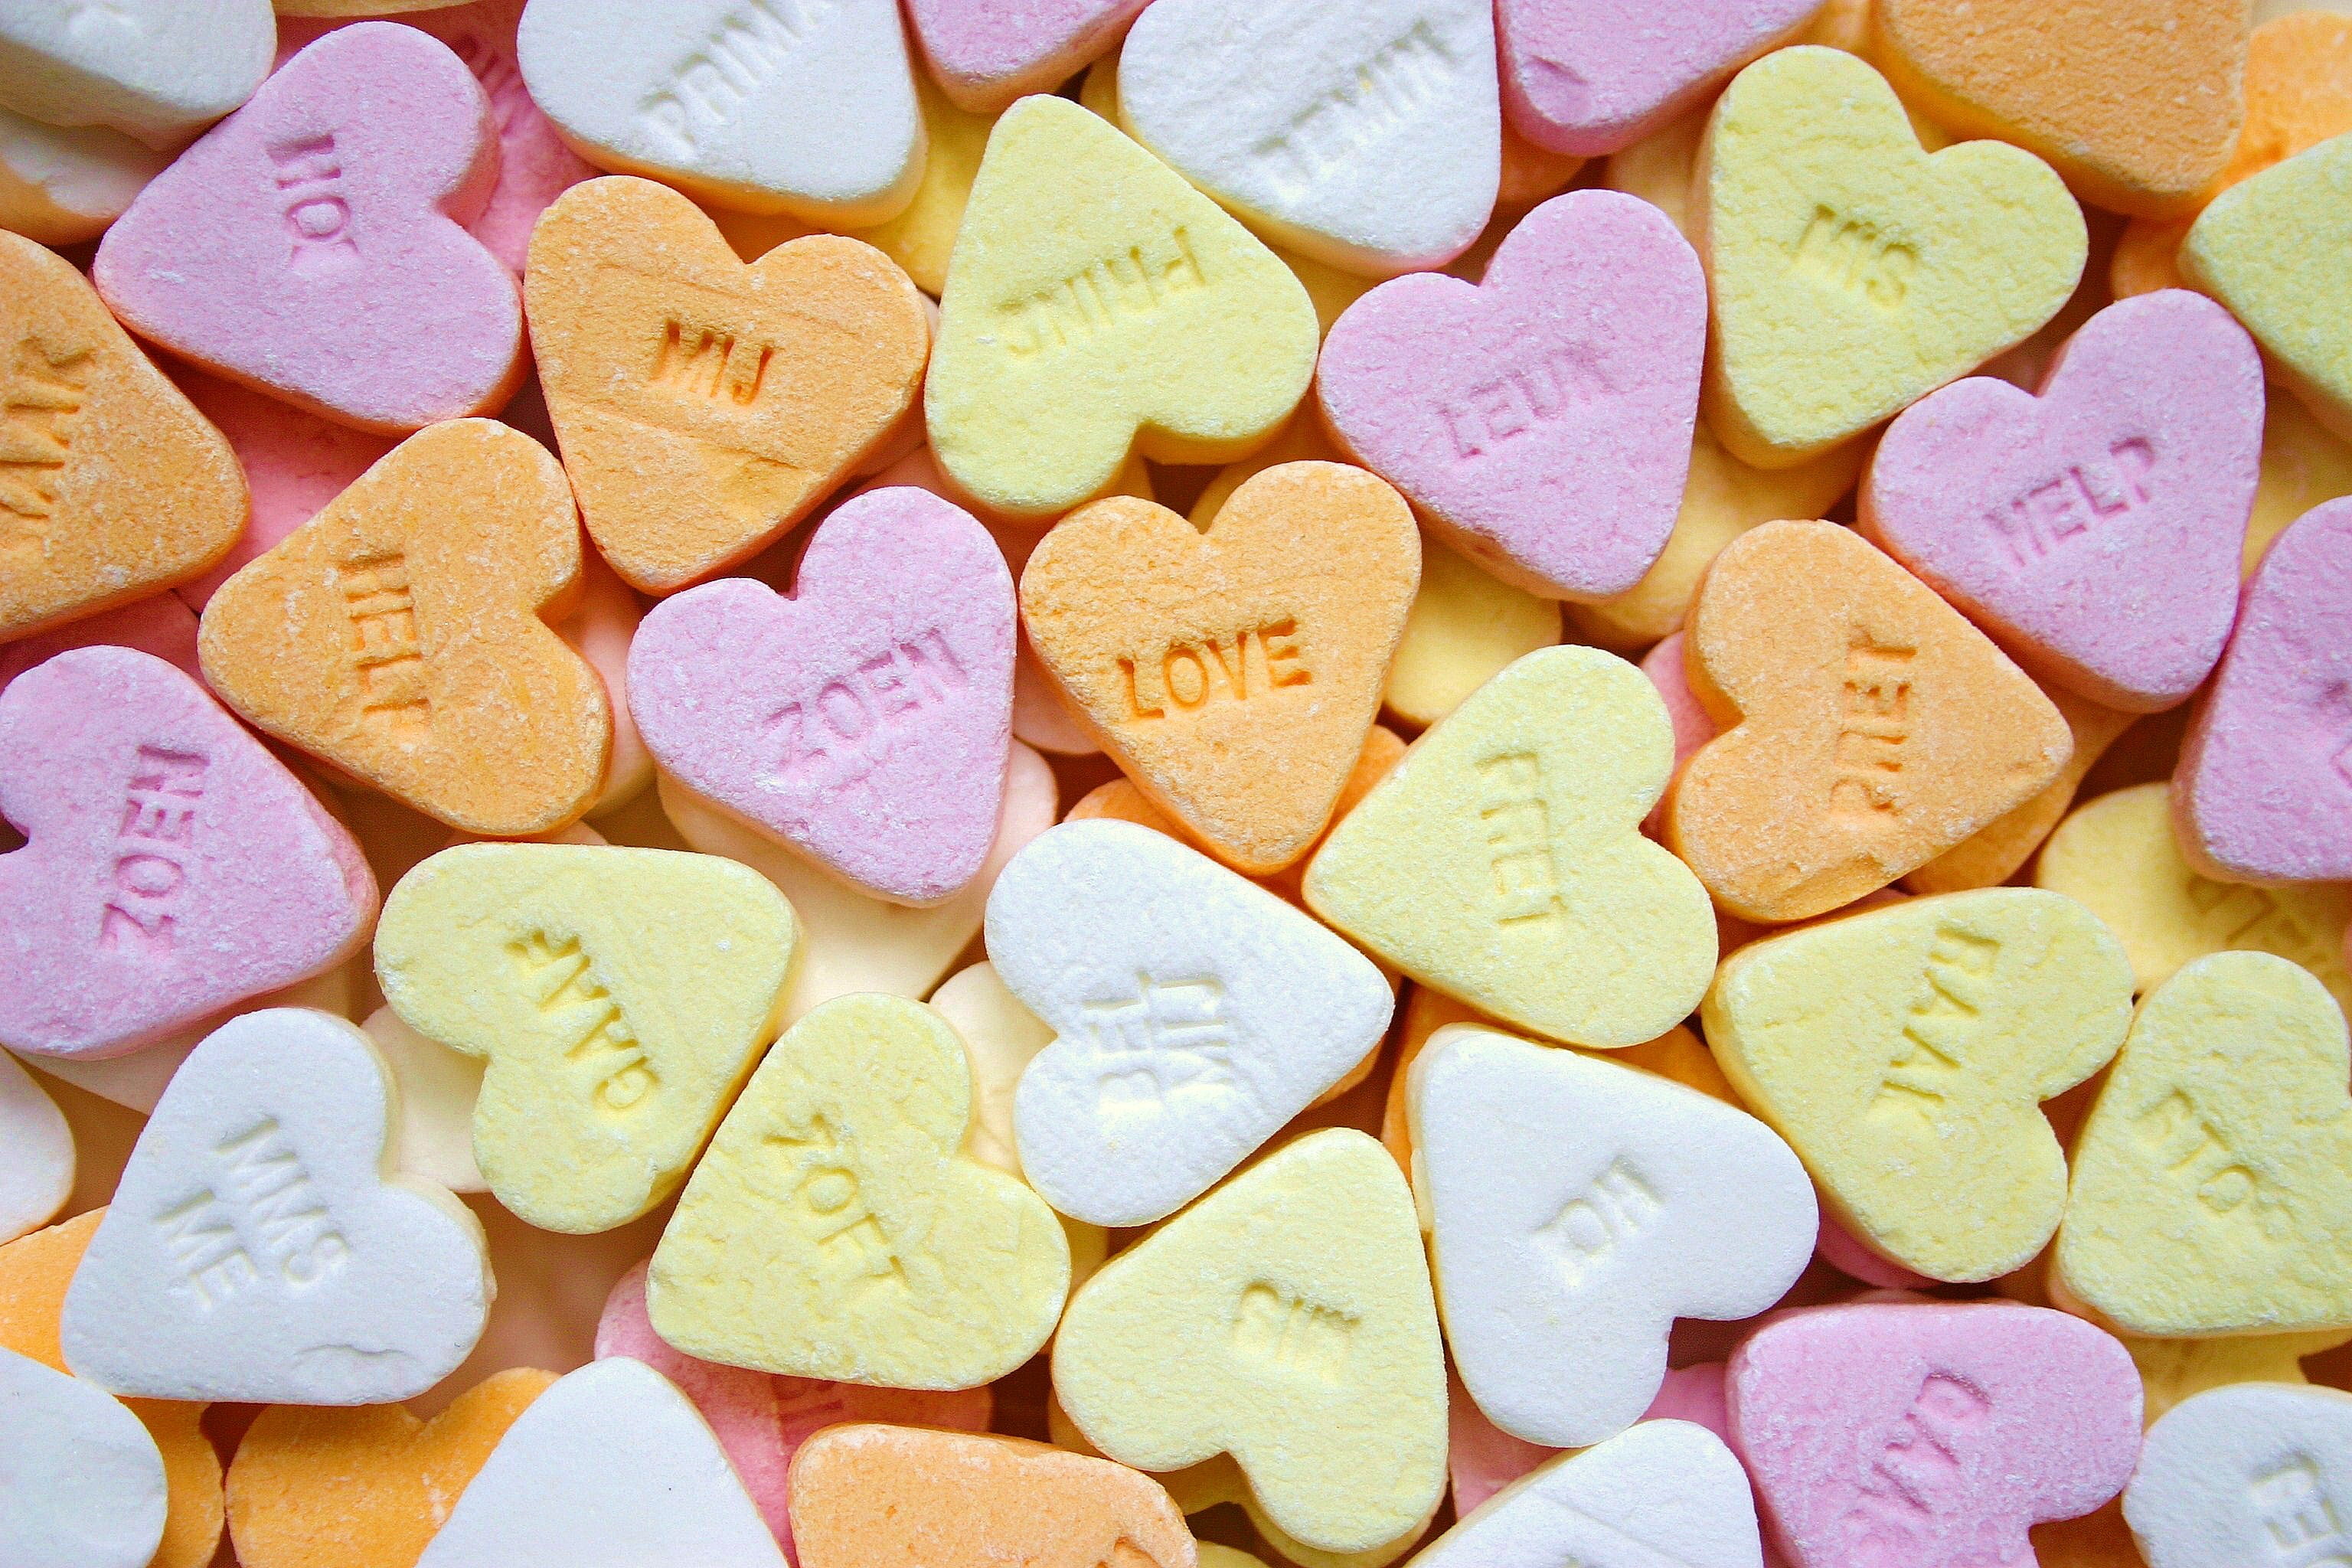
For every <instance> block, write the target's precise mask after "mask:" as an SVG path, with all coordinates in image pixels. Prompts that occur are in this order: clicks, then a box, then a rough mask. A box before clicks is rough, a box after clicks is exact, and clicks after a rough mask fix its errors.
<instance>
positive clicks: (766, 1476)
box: [596, 1263, 996, 1561]
mask: <svg viewBox="0 0 2352 1568" xmlns="http://www.w3.org/2000/svg"><path fill="white" fill-rule="evenodd" d="M608 1356H628V1357H630V1358H631V1359H633V1360H635V1361H641V1362H644V1363H646V1365H647V1366H649V1367H652V1368H653V1369H654V1370H655V1371H656V1372H657V1373H661V1374H662V1375H663V1376H664V1377H667V1378H668V1379H669V1380H670V1381H671V1382H672V1383H674V1384H677V1387H678V1392H679V1393H681V1394H685V1395H686V1396H687V1398H688V1399H690V1400H692V1401H693V1402H694V1407H695V1408H696V1409H697V1410H699V1411H700V1412H702V1418H703V1419H704V1420H705V1421H708V1422H709V1423H710V1429H711V1431H713V1432H714V1433H716V1434H717V1435H718V1437H719V1447H722V1448H724V1449H726V1450H727V1458H729V1459H730V1460H731V1461H732V1462H733V1464H734V1466H735V1473H736V1474H737V1475H739V1476H740V1477H741V1478H742V1479H743V1488H744V1489H745V1490H746V1491H749V1492H750V1493H751V1500H752V1501H753V1502H755V1503H757V1504H758V1505H759V1508H760V1515H761V1518H763V1519H765V1520H766V1521H768V1528H769V1529H770V1530H772V1531H775V1535H776V1540H777V1541H778V1542H781V1543H782V1546H783V1549H784V1555H785V1556H786V1557H792V1556H793V1527H792V1523H791V1521H790V1519H789V1517H788V1515H787V1512H786V1508H785V1505H786V1502H787V1500H788V1498H787V1492H786V1486H785V1481H786V1478H787V1476H788V1474H789V1472H790V1471H791V1468H792V1463H793V1450H794V1449H796V1448H798V1447H800V1446H801V1445H802V1444H803V1443H804V1442H806V1441H807V1440H808V1439H809V1438H810V1437H811V1436H814V1435H815V1434H816V1433H817V1432H818V1431H820V1430H822V1429H823V1428H824V1427H827V1426H837V1425H839V1424H840V1423H842V1422H845V1421H880V1422H885V1423H887V1424H888V1425H891V1426H932V1427H941V1428H944V1429H946V1430H948V1431H951V1432H985V1431H987V1430H988V1424H989V1421H990V1420H991V1419H992V1417H993V1416H994V1415H995V1414H996V1396H995V1394H993V1393H992V1392H991V1391H990V1390H989V1389H988V1388H987V1387H985V1386H982V1387H980V1388H967V1389H962V1390H959V1391H956V1392H953V1393H944V1394H942V1393H932V1392H928V1391H924V1390H919V1389H908V1388H869V1387H866V1386H865V1385H864V1384H855V1383H825V1382H822V1381H820V1380H818V1379H815V1378H809V1377H781V1376H773V1375H771V1374H770V1373H764V1372H751V1371H747V1370H745V1369H744V1368H742V1367H739V1366H723V1365H721V1364H719V1363H717V1362H708V1361H697V1360H696V1359H695V1358H694V1357H692V1356H690V1355H686V1354H684V1353H682V1352H678V1351H675V1350H672V1349H671V1348H670V1347H669V1345H668V1344H667V1342H665V1341H664V1340H663V1339H662V1338H661V1336H660V1335H658V1334H656V1333H655V1332H654V1326H653V1322H652V1321H651V1320H650V1319H648V1318H647V1317H646V1265H644V1264H642V1263H640V1264H638V1265H637V1266H636V1267H635V1268H632V1269H630V1270H629V1271H628V1272H627V1273H626V1274H624V1275H623V1276H621V1279H620V1282H619V1283H618V1284H616V1285H614V1287H613V1293H612V1295H610V1296H609V1297H607V1298H605V1301H604V1318H603V1319H602V1320H601V1321H599V1322H598V1323H597V1325H596V1359H597V1360H599V1361H603V1360H604V1359H605V1358H606V1357H608ZM794 1561H798V1560H797V1559H794Z"/></svg>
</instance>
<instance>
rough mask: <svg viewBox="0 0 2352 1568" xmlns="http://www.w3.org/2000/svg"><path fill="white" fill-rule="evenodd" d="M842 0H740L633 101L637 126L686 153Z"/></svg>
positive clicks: (675, 152) (721, 125)
mask: <svg viewBox="0 0 2352 1568" xmlns="http://www.w3.org/2000/svg"><path fill="white" fill-rule="evenodd" d="M843 3H844V0H743V4H741V5H735V6H733V7H730V9H729V10H728V11H726V12H725V13H724V14H722V15H721V16H719V21H718V24H717V25H716V26H713V27H712V28H711V29H710V31H709V33H708V34H707V35H705V36H704V37H703V39H702V42H701V43H700V44H699V45H698V47H696V48H695V49H694V51H693V52H692V53H691V54H688V56H686V57H685V58H683V59H680V60H678V61H677V63H676V64H674V65H672V66H671V67H670V68H669V69H668V71H667V72H666V73H665V74H664V76H663V78H662V80H661V83H660V85H659V86H657V87H656V88H655V89H653V90H652V91H651V92H648V93H647V94H646V96H645V98H644V99H643V100H641V101H640V102H639V103H638V105H637V124H638V126H639V128H640V129H642V130H643V131H644V132H646V136H647V137H648V138H649V139H650V140H652V141H653V142H656V144H658V145H659V146H661V147H663V148H665V149H667V151H668V152H669V153H670V154H671V155H672V156H674V157H678V158H690V157H692V156H694V154H695V153H696V152H697V151H698V149H699V148H700V146H701V139H702V138H703V137H704V136H705V135H707V134H709V133H711V132H719V131H724V130H725V129H727V127H728V125H729V123H730V121H731V120H732V119H733V117H734V115H735V113H736V111H737V110H740V109H741V108H742V107H743V100H745V99H748V98H750V97H751V94H753V93H754V92H757V91H758V90H759V89H761V88H762V87H764V86H766V85H767V84H768V83H769V82H771V81H772V80H774V79H775V78H776V75H777V73H778V72H780V71H782V69H783V68H784V66H785V65H786V63H787V62H789V61H790V60H791V59H792V58H793V54H794V53H795V52H797V51H798V50H800V49H801V48H802V47H804V46H805V45H806V44H807V43H808V40H809V35H810V34H811V33H813V32H814V31H815V30H816V29H817V28H818V27H820V26H824V23H825V22H826V21H828V20H829V19H831V17H832V16H834V15H835V13H836V12H838V11H839V10H840V9H841V7H842V5H843Z"/></svg>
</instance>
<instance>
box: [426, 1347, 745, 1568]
mask: <svg viewBox="0 0 2352 1568" xmlns="http://www.w3.org/2000/svg"><path fill="white" fill-rule="evenodd" d="M646 1563H694V1564H696V1565H697V1568H783V1563H784V1555H783V1553H782V1551H780V1550H779V1549H778V1548H777V1545H776V1540H775V1537H774V1536H772V1535H770V1534H769V1533H768V1527H767V1526H766V1525H765V1524H763V1523H762V1522H761V1519H760V1513H759V1510H758V1509H756V1508H754V1507H753V1506H752V1504H751V1498H750V1497H749V1496H747V1495H746V1494H745V1492H744V1490H743V1483H742V1482H741V1481H740V1480H738V1479H736V1476H735V1472H734V1470H733V1469H732V1468H730V1467H729V1465H728V1463H727V1455H726V1453H725V1452H724V1451H723V1450H721V1449H720V1447H719V1443H718V1440H717V1439H716V1438H714V1437H713V1436H711V1435H710V1428H709V1426H707V1425H705V1424H704V1422H703V1420H702V1417H701V1416H699V1415H696V1414H695V1412H694V1406H693V1405H689V1404H688V1403H687V1399H686V1396H685V1395H684V1394H680V1393H679V1392H678V1391H677V1389H676V1388H674V1387H672V1386H671V1385H670V1384H669V1382H668V1381H667V1379H665V1378H664V1377H663V1376H662V1375H661V1374H660V1373H657V1372H656V1371H654V1370H653V1369H652V1368H650V1367H648V1366H646V1364H645V1363H643V1362H636V1361H631V1360H629V1359H627V1358H626V1357H625V1356H616V1357H614V1358H613V1359H612V1360H609V1361H599V1362H591V1363H589V1364H587V1365H586V1366H583V1367H582V1368H581V1369H580V1370H579V1371H577V1372H573V1373H568V1374H566V1375H565V1376H562V1377H560V1378H558V1379H556V1381H555V1383H554V1384H553V1386H551V1387H550V1388H549V1389H548V1390H547V1392H546V1393H544V1394H541V1395H540V1396H539V1397H538V1398H537V1399H535V1400H533V1401H531V1404H530V1409H528V1410H525V1411H524V1412H523V1413H522V1415H520V1417H518V1418H517V1419H516V1421H515V1423H514V1425H513V1426H509V1427H508V1428H507V1431H506V1436H503V1437H501V1438H499V1445H498V1447H495V1448H493V1449H492V1450H491V1451H490V1457H489V1458H488V1460H486V1461H485V1462H484V1463H483V1465H482V1468H481V1469H480V1470H479V1471H478V1473H477V1474H476V1475H475V1477H474V1479H472V1481H470V1482H469V1483H467V1487H466V1489H465V1492H464V1493H463V1494H462V1495H461V1496H460V1497H459V1498H458V1499H457V1506H456V1507H455V1508H453V1509H452V1510H450V1512H449V1519H448V1522H447V1523H446V1524H444V1525H442V1526H441V1529H440V1531H438V1532H437V1533H436V1535H435V1536H434V1537H433V1540H432V1542H430V1543H429V1544H428V1545H427V1546H426V1547H425V1552H424V1554H423V1555H422V1556H420V1557H418V1558H417V1559H416V1568H559V1565H560V1568H643V1565H644V1564H646Z"/></svg>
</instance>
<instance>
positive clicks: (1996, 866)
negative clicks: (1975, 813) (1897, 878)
mask: <svg viewBox="0 0 2352 1568" xmlns="http://www.w3.org/2000/svg"><path fill="white" fill-rule="evenodd" d="M2042 695H2043V696H2045V697H2047V698H2049V699H2050V702H2051V706H2053V707H2054V708H2056V709H2057V710H2058V716H2059V717H2060V718H2062V719H2063V720H2065V721H2066V729H2067V731H2068V732H2069V733H2070V734H2071V735H2072V736H2073V737H2074V751H2073V752H2072V753H2071V754H2069V755H2068V757H2067V758H2066V765H2065V766H2064V767H2063V768H2061V769H2060V770H2059V771H2058V776H2057V777H2056V778H2054V779H2053V780H2051V781H2050V783H2049V784H2045V785H2044V786H2042V792H2041V793H2040V794H2039V795H2032V796H2030V797H2028V798H2027V800H2026V802H2025V804H2024V805H2016V806H2011V808H2010V809H2009V811H2008V812H2006V813H2005V814H2003V815H2002V816H1997V817H1995V818H1993V819H1992V820H1991V821H1990V822H1989V823H1987V824H1985V825H1984V826H1982V827H1979V828H1978V829H1977V830H1976V831H1975V832H1974V833H1972V834H1970V835H1969V837H1966V838H1963V839H1962V840H1960V842H1959V843H1958V844H1956V845H1954V846H1953V847H1951V848H1949V849H1947V850H1945V851H1944V852H1943V853H1942V854H1941V855H1938V856H1937V857H1936V858H1934V859H1933V860H1930V861H1928V862H1927V864H1926V865H1924V866H1921V867H1919V868H1916V870H1912V871H1909V872H1906V874H1905V875H1904V878H1903V886H1904V887H1905V888H1906V889H1908V890H1910V891H1911V892H1914V893H1965V892H1968V891H1970V890H1971V889H1977V888H1998V887H2000V886H2001V885H2002V884H2003V883H2005V882H2007V881H2008V880H2009V879H2011V877H2014V876H2015V875H2017V873H2018V872H2019V871H2020V870H2021V868H2023V867H2024V865H2025V863H2026V862H2027V861H2028V860H2031V859H2032V858H2033V852H2034V851H2035V850H2036V849H2038V848H2040V847H2042V843H2043V842H2044V841H2045V840H2047V839H2048V838H2049V837H2050V833H2051V830H2052V829H2053V828H2054V827H2056V826H2058V822H2059V819H2060V818H2062V817H2063V816H2065V815H2066V812H2067V809H2068V808H2069V807H2070V806H2072V805H2074V792H2075V791H2076V790H2077V789H2078V788H2080V787H2081V786H2082V783H2083V780H2084V778H2085V777H2087V776H2088V775H2089V773H2090V772H2091V769H2092V767H2093V766H2094V765H2095V764H2096V763H2097V762H2098V760H2099V759H2100V758H2101V757H2103V756H2105V754H2106V751H2107V748H2108V747H2109V746H2112V745H2114V744H2115V743H2116V742H2117V741H2119V740H2121V739H2122V738H2123V735H2124V731H2126V730H2129V729H2130V728H2131V727H2132V725H2133V724H2134V723H2136V722H2137V721H2138V719H2139V715H2138V714H2137V713H2119V712H2117V711H2116V710H2114V709H2112V708H2102V707H2100V706H2099V705H2098V704H2097V703H2095V702H2092V701H2088V700H2085V699H2084V698H2080V697H2077V696H2075V695H2074V693H2073V692H2071V691H2069V690H2067V689H2065V688H2064V687H2063V686H2051V687H2045V688H2044V689H2043V690H2042ZM2062 890H2063V889H2062ZM2128 945H2129V944H2128V943H2126V946H2128Z"/></svg>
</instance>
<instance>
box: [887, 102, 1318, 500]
mask: <svg viewBox="0 0 2352 1568" xmlns="http://www.w3.org/2000/svg"><path fill="white" fill-rule="evenodd" d="M1317 335H1318V334H1317V329H1316V324H1315V310H1314V307H1313V306H1312V305H1310V304H1309V303H1308V302H1307V290H1306V289H1304V288H1302V287H1300V285H1299V282H1298V279H1297V278H1296V277H1294V276H1293V275H1292V274H1291V271H1290V269H1289V268H1286V267H1285V266H1283V265H1282V263H1281V261H1280V260H1279V259H1278V258H1276V256H1275V255H1274V254H1273V252H1271V251H1269V250H1267V249H1266V248H1265V246H1264V245H1261V244H1260V243H1259V242H1258V241H1257V240H1256V239H1255V237H1252V235H1251V234H1250V232H1249V231H1248V230H1247V229H1245V228H1244V227H1243V226H1241V225H1240V224H1239V223H1238V222H1236V221H1234V219H1233V218H1232V217H1230V216H1227V215H1226V214H1225V212H1224V211H1223V209H1222V208H1220V207H1219V206H1218V205H1216V204H1215V203H1214V202H1213V201H1211V200H1210V199H1209V198H1208V197H1207V196H1204V195H1202V194H1201V193H1200V192H1198V191H1195V190H1194V189H1192V186H1190V185H1188V184H1185V183H1184V180H1183V178H1182V176H1181V175H1179V174H1177V173H1176V172H1175V171H1174V170H1172V169H1171V168H1169V167H1168V165H1167V164H1165V163H1161V162H1160V160H1159V159H1157V158H1155V157H1153V156H1152V155H1151V154H1150V153H1147V152H1145V151H1144V150H1143V149H1142V148H1140V147H1139V146H1137V145H1136V144H1135V143H1134V142H1131V141H1129V140H1128V138H1127V137H1125V136H1123V135H1121V134H1120V133H1119V132H1117V131H1116V130H1114V129H1112V128H1111V127H1110V126H1109V125H1108V124H1106V123H1105V122H1104V121H1102V120H1100V119H1099V118H1097V116H1095V115H1093V114H1091V113H1088V112H1087V110H1083V109H1081V108H1079V107H1078V106H1077V105H1076V104H1075V103H1071V102H1069V101H1067V100H1063V99H1057V98H1048V97H1036V98H1030V99H1026V100H1023V101H1022V102H1020V103H1017V104H1015V105H1013V107H1012V108H1011V109H1008V110H1005V111H1004V116H1003V119H1001V120H999V121H997V122H996V129H995V130H994V131H993V132H991V133H990V136H989V139H988V153H987V155H986V156H985V157H984V158H983V159H982V162H981V165H980V175H979V177H978V179H977V180H975V181H974V182H973V184H972V188H971V204H970V205H968V206H967V207H966V208H965V210H964V221H963V227H962V229H961V231H960V232H959V233H958V235H957V237H956V247H955V256H954V258H953V260H952V261H951V262H950V265H949V268H948V279H947V289H946V292H944V293H943V294H941V295H940V331H939V345H938V348H937V349H936V350H935V351H934V352H933V353H932V356H931V366H930V375H929V380H928V381H927V382H926V383H925V384H924V387H923V407H924V413H925V417H926V419H927V421H928V424H929V430H930V438H931V447H932V450H933V451H934V453H936V454H937V456H938V458H939V460H940V467H941V468H944V469H945V470H946V471H947V474H948V476H949V478H950V479H953V480H954V481H955V483H956V484H957V485H959V486H960V487H961V488H962V489H965V490H966V491H968V492H970V493H971V495H972V496H973V497H974V498H975V499H977V500H980V501H981V502H982V504H984V505H987V506H990V507H993V508H995V509H996V510H1000V511H1009V512H1017V513H1023V514H1026V515H1031V516H1045V515H1047V514H1050V513H1054V512H1060V511H1066V510H1068V509H1069V508H1071V507H1073V506H1076V504H1078V503H1079V502H1080V501H1084V500H1088V499H1089V498H1091V497H1094V496H1097V495H1100V494H1102V493H1103V492H1104V491H1105V490H1106V489H1108V488H1109V486H1110V484H1111V482H1112V480H1113V479H1114V478H1115V477H1116V476H1117V474H1118V470H1119V468H1120V467H1121V466H1122V465H1123V464H1125V463H1126V461H1127V459H1128V455H1129V451H1130V450H1139V451H1140V452H1141V453H1142V455H1143V456H1145V457H1147V458H1153V459H1155V460H1157V461H1160V462H1179V463H1201V462H1222V461H1224V460H1225V459H1227V458H1237V457H1240V456H1242V455H1243V454H1244V453H1245V452H1247V451H1248V450H1249V449H1250V448H1251V447H1255V446H1257V445H1259V444H1260V443H1261V442H1263V441H1265V439H1266V438H1267V437H1271V436H1273V435H1274V433H1275V432H1276V429H1278V428H1279V427H1280V426H1281V425H1282V422H1283V421H1284V420H1285V419H1286V418H1288V417H1289V416H1290V411H1291V410H1292V409H1293V408H1294V407H1296V406H1297V403H1298V399H1299V396H1300V395H1301V394H1303V393H1304V392H1306V390H1307V382H1308V380H1309V378H1310V377H1311V376H1312V375H1313V374H1314V369H1315V348H1316V342H1317Z"/></svg>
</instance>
